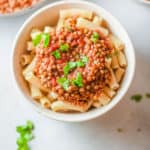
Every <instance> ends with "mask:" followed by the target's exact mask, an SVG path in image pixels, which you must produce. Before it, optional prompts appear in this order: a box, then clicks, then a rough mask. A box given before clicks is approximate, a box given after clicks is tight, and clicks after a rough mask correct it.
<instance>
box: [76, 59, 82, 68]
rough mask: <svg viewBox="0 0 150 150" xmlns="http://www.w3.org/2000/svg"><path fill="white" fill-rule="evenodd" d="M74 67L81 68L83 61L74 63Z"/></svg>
mask: <svg viewBox="0 0 150 150" xmlns="http://www.w3.org/2000/svg"><path fill="white" fill-rule="evenodd" d="M76 65H77V67H83V66H84V63H83V61H81V60H79V61H77V62H76Z"/></svg>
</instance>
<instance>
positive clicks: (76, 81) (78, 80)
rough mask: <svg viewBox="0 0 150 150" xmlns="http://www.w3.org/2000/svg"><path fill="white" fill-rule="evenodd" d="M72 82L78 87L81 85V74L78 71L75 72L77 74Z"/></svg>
mask: <svg viewBox="0 0 150 150" xmlns="http://www.w3.org/2000/svg"><path fill="white" fill-rule="evenodd" d="M72 83H73V84H74V85H75V86H78V87H82V86H83V81H82V75H81V73H80V72H78V73H77V76H76V78H75V79H74V80H73V81H72Z"/></svg>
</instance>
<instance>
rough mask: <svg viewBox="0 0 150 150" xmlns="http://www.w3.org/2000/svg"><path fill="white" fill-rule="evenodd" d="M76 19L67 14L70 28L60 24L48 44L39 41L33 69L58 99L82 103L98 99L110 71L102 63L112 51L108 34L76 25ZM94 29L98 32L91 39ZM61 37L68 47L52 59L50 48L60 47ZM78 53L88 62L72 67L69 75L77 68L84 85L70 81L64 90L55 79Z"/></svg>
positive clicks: (69, 76)
mask: <svg viewBox="0 0 150 150" xmlns="http://www.w3.org/2000/svg"><path fill="white" fill-rule="evenodd" d="M75 22H76V18H74V19H73V18H69V23H70V26H71V29H66V28H61V29H60V30H59V31H56V33H53V36H52V35H51V41H50V44H49V46H48V47H47V48H43V47H42V43H41V44H40V45H39V46H38V47H37V48H36V59H37V62H36V67H35V69H34V71H35V75H36V76H37V77H38V78H39V79H40V80H41V83H42V84H43V85H44V86H45V87H47V88H49V89H50V90H52V91H53V92H55V93H57V95H58V99H59V100H65V101H68V102H72V103H74V104H75V103H80V104H81V103H85V102H87V101H88V100H90V99H94V100H95V99H98V95H100V94H101V92H102V91H103V88H104V86H105V85H106V82H107V80H109V77H110V72H109V70H108V69H107V68H106V66H105V58H106V57H107V55H108V54H110V53H111V52H112V50H113V47H112V44H111V41H110V40H109V38H108V37H105V36H104V35H103V34H102V33H101V32H99V31H94V30H90V29H83V28H77V27H76V26H75ZM94 32H97V33H98V34H99V36H100V38H99V39H98V41H97V42H92V41H91V39H90V38H91V36H92V34H93V33H94ZM60 40H61V42H62V41H63V42H64V43H65V44H66V43H67V44H68V45H69V50H68V51H67V52H61V58H60V59H55V58H54V56H52V52H53V51H55V50H56V49H58V48H59V46H60V43H59V41H60ZM39 47H40V48H39ZM41 47H42V48H41ZM41 51H42V53H41ZM81 55H82V56H87V57H88V63H87V64H86V65H85V66H83V67H77V68H75V69H73V70H71V72H70V73H69V75H68V78H69V79H70V80H71V79H72V78H74V77H76V74H77V72H80V73H81V75H82V78H83V87H76V86H75V85H72V84H71V85H70V86H69V89H68V90H67V91H66V90H64V89H63V87H61V86H60V85H59V84H58V83H57V79H58V78H60V77H62V76H63V75H64V72H63V68H64V66H65V65H66V63H67V62H69V61H78V60H79V58H80V56H81Z"/></svg>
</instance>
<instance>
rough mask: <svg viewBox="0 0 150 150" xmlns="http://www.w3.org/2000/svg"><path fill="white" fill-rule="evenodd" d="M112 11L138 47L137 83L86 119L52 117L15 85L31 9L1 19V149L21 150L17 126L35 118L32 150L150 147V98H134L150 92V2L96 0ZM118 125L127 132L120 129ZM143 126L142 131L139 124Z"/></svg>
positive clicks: (103, 149) (126, 149)
mask: <svg viewBox="0 0 150 150" xmlns="http://www.w3.org/2000/svg"><path fill="white" fill-rule="evenodd" d="M93 1H94V2H96V3H97V4H98V5H101V6H102V7H104V8H105V9H106V10H108V11H110V12H111V13H112V14H113V15H114V16H115V17H116V18H117V19H118V20H119V21H120V22H121V23H122V24H123V25H124V27H125V28H126V29H127V31H128V33H129V35H130V37H131V39H132V41H133V44H134V47H135V51H136V57H137V66H136V76H135V79H134V82H133V84H132V86H131V88H130V89H129V91H128V93H127V94H126V96H125V97H124V99H123V100H122V101H121V102H120V103H119V104H118V105H117V106H116V107H115V108H114V109H113V110H111V111H110V112H108V113H107V114H105V115H104V116H102V117H100V118H97V119H95V120H92V121H88V122H84V123H63V122H58V121H54V120H50V119H48V118H46V117H44V116H42V115H40V114H39V113H37V112H35V111H34V110H32V108H31V107H30V105H29V104H28V103H27V102H26V101H25V99H24V98H23V96H22V95H20V93H19V92H18V91H17V90H16V89H15V88H14V87H13V84H12V77H11V66H10V64H11V62H10V60H11V59H10V57H11V52H12V49H11V47H12V42H13V40H14V37H15V35H16V33H17V31H18V29H19V28H20V26H21V25H22V23H23V22H24V20H25V19H26V18H27V17H28V16H30V14H28V15H25V16H21V17H16V18H11V19H10V18H9V19H0V149H1V150H16V138H17V134H16V131H15V127H16V126H17V125H19V124H24V123H25V122H26V120H28V119H30V120H32V121H33V122H34V124H35V126H36V128H35V130H34V134H35V137H36V138H35V139H34V140H33V141H32V142H31V143H30V145H31V148H32V150H58V149H62V150H85V149H86V150H110V149H111V150H149V149H150V99H145V98H144V99H143V100H142V102H141V103H135V102H133V101H131V100H130V97H131V95H132V94H135V93H138V92H139V93H145V92H150V6H149V7H148V6H145V5H142V4H140V3H139V2H138V0H137V1H136V0H97V1H96V0H93ZM117 128H122V129H123V132H122V133H118V132H117ZM138 128H141V132H137V129H138Z"/></svg>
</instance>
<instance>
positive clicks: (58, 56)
mask: <svg viewBox="0 0 150 150" xmlns="http://www.w3.org/2000/svg"><path fill="white" fill-rule="evenodd" d="M52 55H53V56H54V57H55V58H56V59H60V58H61V55H60V52H59V51H58V50H55V51H54V52H52Z"/></svg>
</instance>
